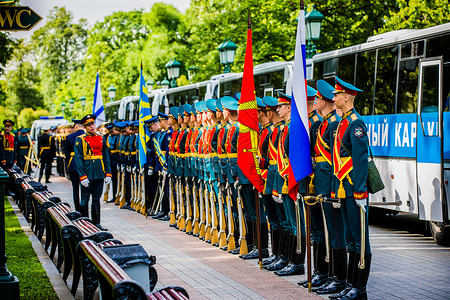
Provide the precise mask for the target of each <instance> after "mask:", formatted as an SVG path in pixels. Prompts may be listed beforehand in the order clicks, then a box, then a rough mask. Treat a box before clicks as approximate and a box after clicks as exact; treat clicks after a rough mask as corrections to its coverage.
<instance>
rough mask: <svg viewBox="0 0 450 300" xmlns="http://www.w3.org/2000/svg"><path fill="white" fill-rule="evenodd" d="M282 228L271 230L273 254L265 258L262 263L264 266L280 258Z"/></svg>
mask: <svg viewBox="0 0 450 300" xmlns="http://www.w3.org/2000/svg"><path fill="white" fill-rule="evenodd" d="M280 233H281V231H280V230H273V229H272V230H271V231H270V241H271V243H272V255H271V256H269V258H267V259H265V260H263V262H262V265H263V267H265V266H268V265H270V264H271V263H273V262H274V261H276V260H278V258H279V254H280V252H279V248H280Z"/></svg>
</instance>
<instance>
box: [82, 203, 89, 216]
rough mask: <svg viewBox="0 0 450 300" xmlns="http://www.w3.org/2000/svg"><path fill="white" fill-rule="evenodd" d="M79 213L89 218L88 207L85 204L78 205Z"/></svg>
mask: <svg viewBox="0 0 450 300" xmlns="http://www.w3.org/2000/svg"><path fill="white" fill-rule="evenodd" d="M80 214H81V216H82V217H86V218H89V209H88V206H87V205H83V206H80Z"/></svg>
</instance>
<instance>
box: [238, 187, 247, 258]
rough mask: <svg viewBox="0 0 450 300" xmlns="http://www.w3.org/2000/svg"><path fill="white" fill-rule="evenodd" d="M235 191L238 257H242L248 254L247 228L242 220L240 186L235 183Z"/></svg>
mask: <svg viewBox="0 0 450 300" xmlns="http://www.w3.org/2000/svg"><path fill="white" fill-rule="evenodd" d="M235 185H236V190H237V194H238V198H237V206H238V213H239V255H244V254H247V253H248V248H247V240H246V235H247V228H246V223H245V218H244V207H243V204H242V197H241V188H242V186H241V185H240V184H239V183H238V182H237V181H236V183H235Z"/></svg>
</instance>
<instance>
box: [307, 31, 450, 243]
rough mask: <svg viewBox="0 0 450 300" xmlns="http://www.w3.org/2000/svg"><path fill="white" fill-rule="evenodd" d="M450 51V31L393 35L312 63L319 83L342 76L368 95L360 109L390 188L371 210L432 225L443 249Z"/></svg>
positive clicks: (449, 175) (448, 225)
mask: <svg viewBox="0 0 450 300" xmlns="http://www.w3.org/2000/svg"><path fill="white" fill-rule="evenodd" d="M449 49H450V23H447V24H444V25H439V26H435V27H431V28H427V29H422V30H401V31H393V32H389V33H386V34H382V35H379V36H375V37H371V38H369V39H368V41H367V43H364V44H361V45H356V46H352V47H348V48H344V49H340V50H336V51H331V52H327V53H322V54H317V55H315V56H314V58H313V78H314V80H318V79H324V80H326V81H328V82H329V83H331V84H332V85H334V79H333V76H334V75H337V76H339V78H342V79H343V80H346V81H349V82H351V83H353V84H354V85H355V86H357V87H358V88H361V89H362V90H363V92H362V93H358V97H357V98H356V103H355V107H356V110H357V111H358V112H359V113H360V114H361V115H362V116H363V118H364V120H365V122H366V124H367V129H368V135H369V143H370V146H371V148H372V152H373V155H374V157H375V159H374V160H375V163H376V165H377V167H378V169H379V171H380V173H381V176H382V178H383V181H384V184H385V186H386V188H385V189H384V190H382V191H380V192H378V193H376V194H375V195H370V199H369V201H370V203H371V204H374V205H376V206H377V207H383V208H386V209H389V210H394V211H399V212H407V213H412V214H415V215H417V216H418V218H419V219H421V220H426V221H429V223H428V224H430V229H431V232H432V234H433V236H434V238H435V240H436V242H437V243H438V244H444V245H448V244H449V243H450V221H449V205H450V197H449V196H450V194H449V189H448V188H449V186H448V181H449V179H450V112H449V103H448V102H449V99H450V97H449V92H450V51H449ZM310 83H311V84H312V83H313V82H310Z"/></svg>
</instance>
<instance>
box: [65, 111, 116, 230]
mask: <svg viewBox="0 0 450 300" xmlns="http://www.w3.org/2000/svg"><path fill="white" fill-rule="evenodd" d="M95 119H96V116H95V115H93V114H89V115H86V116H84V117H83V118H82V119H81V124H83V126H84V129H85V130H86V134H83V135H80V136H78V137H77V138H76V140H75V156H74V160H75V164H76V167H77V171H78V175H79V177H80V183H81V202H80V211H81V214H82V215H83V216H84V217H87V216H88V204H89V198H90V196H91V195H92V206H91V219H92V223H94V225H96V226H97V227H98V228H100V229H102V230H104V228H103V227H102V226H101V225H100V197H101V196H102V191H103V182H106V183H109V182H110V181H111V166H110V164H109V157H108V151H107V149H106V141H105V139H104V138H103V136H101V135H98V134H96V132H95Z"/></svg>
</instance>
